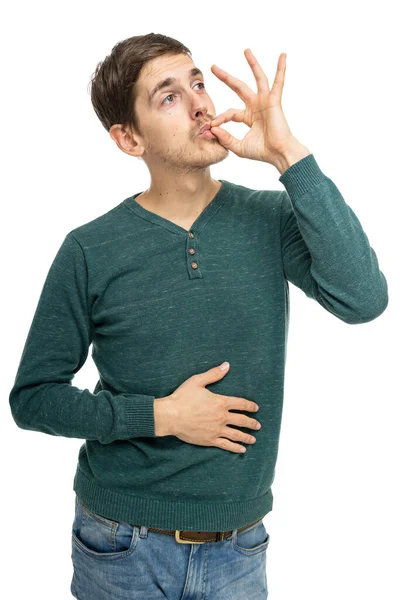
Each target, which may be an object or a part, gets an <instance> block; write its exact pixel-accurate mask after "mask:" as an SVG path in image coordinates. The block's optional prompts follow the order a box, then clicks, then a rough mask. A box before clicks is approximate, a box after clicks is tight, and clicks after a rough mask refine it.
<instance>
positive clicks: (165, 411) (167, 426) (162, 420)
mask: <svg viewBox="0 0 400 600" xmlns="http://www.w3.org/2000/svg"><path fill="white" fill-rule="evenodd" d="M154 424H155V434H156V436H157V437H164V436H166V435H175V434H174V431H175V427H174V424H175V411H174V404H173V399H172V396H163V397H162V398H155V399H154Z"/></svg>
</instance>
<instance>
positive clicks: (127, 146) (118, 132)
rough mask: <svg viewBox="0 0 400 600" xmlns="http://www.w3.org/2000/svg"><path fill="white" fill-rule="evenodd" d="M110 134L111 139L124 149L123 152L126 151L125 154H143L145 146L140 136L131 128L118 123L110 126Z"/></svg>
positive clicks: (138, 155) (139, 155) (137, 155)
mask: <svg viewBox="0 0 400 600" xmlns="http://www.w3.org/2000/svg"><path fill="white" fill-rule="evenodd" d="M109 134H110V137H111V139H113V140H114V142H115V143H116V144H117V146H118V148H119V149H120V150H122V152H125V154H129V155H130V156H136V157H141V156H142V154H143V152H144V148H143V145H142V143H141V139H140V136H139V135H138V134H136V133H134V132H133V131H132V130H131V129H130V128H128V127H126V126H125V125H120V124H119V123H118V124H115V125H113V126H112V127H111V128H110V131H109Z"/></svg>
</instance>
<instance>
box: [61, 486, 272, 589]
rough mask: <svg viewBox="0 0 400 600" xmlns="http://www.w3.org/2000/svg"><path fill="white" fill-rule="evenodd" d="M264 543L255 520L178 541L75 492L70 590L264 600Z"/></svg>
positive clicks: (266, 538)
mask: <svg viewBox="0 0 400 600" xmlns="http://www.w3.org/2000/svg"><path fill="white" fill-rule="evenodd" d="M268 544H269V534H268V533H267V531H266V529H265V527H264V523H263V520H262V519H261V520H260V521H257V523H255V524H254V525H251V526H250V527H248V528H247V529H244V530H242V531H239V532H238V530H237V529H235V530H234V531H233V532H232V535H231V536H230V537H227V538H226V539H224V540H221V541H218V542H215V541H212V542H204V543H201V544H191V543H188V544H180V543H179V542H177V541H176V540H175V537H173V536H170V535H167V534H164V533H159V532H156V531H151V530H149V529H148V528H147V527H146V526H144V525H131V524H129V523H123V522H118V521H113V520H111V519H107V518H105V517H103V516H101V515H98V514H96V513H94V512H93V511H91V510H90V509H88V508H87V506H85V505H84V504H82V503H81V502H80V501H79V499H78V498H77V497H76V500H75V519H74V523H73V527H72V555H71V558H72V563H73V567H74V574H73V578H72V582H71V587H70V591H71V593H72V595H73V596H74V597H75V598H78V599H79V600H133V599H135V598H137V599H139V598H140V600H158V599H164V600H165V598H167V599H168V600H266V599H267V597H268V588H267V574H266V551H267V547H268Z"/></svg>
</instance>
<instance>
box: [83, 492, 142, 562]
mask: <svg viewBox="0 0 400 600" xmlns="http://www.w3.org/2000/svg"><path fill="white" fill-rule="evenodd" d="M138 539H139V527H138V526H137V525H131V524H130V523H123V522H119V521H114V520H112V519H108V518H106V517H103V516H102V515H99V514H97V513H95V512H94V511H92V510H90V509H89V508H88V507H87V506H86V505H85V504H83V503H82V502H80V501H79V499H78V498H77V499H76V503H75V518H74V523H73V526H72V543H73V549H74V548H75V549H76V550H78V551H80V552H83V553H84V554H86V555H87V556H91V557H92V558H97V559H99V560H115V559H121V558H125V557H127V556H129V555H130V554H132V552H133V551H134V549H135V548H136V546H137V542H138Z"/></svg>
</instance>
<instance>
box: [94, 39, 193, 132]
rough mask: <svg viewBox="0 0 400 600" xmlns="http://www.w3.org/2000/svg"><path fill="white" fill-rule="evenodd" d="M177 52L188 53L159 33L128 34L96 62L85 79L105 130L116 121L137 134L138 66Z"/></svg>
mask: <svg viewBox="0 0 400 600" xmlns="http://www.w3.org/2000/svg"><path fill="white" fill-rule="evenodd" d="M181 53H183V54H188V55H190V56H191V52H190V50H189V48H187V47H186V46H185V45H184V44H182V43H181V42H179V41H178V40H175V39H174V38H171V37H168V36H166V35H162V34H159V33H148V34H146V35H137V36H134V37H130V38H127V39H126V40H122V41H121V42H118V43H117V44H116V45H115V46H114V47H113V49H112V50H111V54H109V55H107V56H106V58H105V59H104V60H103V62H100V63H98V64H97V66H96V70H95V72H94V73H93V75H92V77H91V80H90V82H89V86H90V87H91V90H90V97H91V101H92V104H93V108H94V110H95V112H96V114H97V116H98V117H99V119H100V121H101V123H102V124H103V126H104V127H105V129H106V130H107V131H110V128H111V127H112V125H114V124H116V123H120V124H121V125H126V126H129V127H133V128H134V129H135V130H136V131H137V132H138V133H139V134H140V135H141V131H140V125H139V117H138V115H137V113H136V111H135V100H136V97H137V92H138V90H137V81H138V79H139V75H140V72H141V69H142V67H143V66H144V65H145V64H146V62H147V61H149V60H152V59H153V58H156V57H158V56H162V55H164V54H181Z"/></svg>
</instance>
